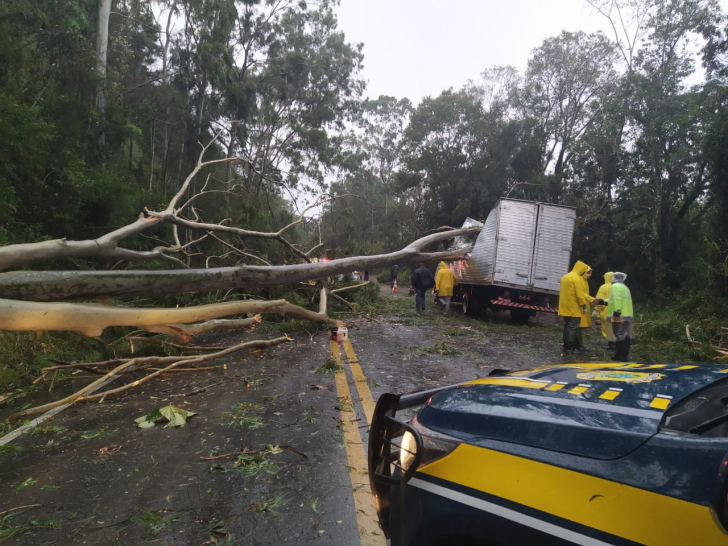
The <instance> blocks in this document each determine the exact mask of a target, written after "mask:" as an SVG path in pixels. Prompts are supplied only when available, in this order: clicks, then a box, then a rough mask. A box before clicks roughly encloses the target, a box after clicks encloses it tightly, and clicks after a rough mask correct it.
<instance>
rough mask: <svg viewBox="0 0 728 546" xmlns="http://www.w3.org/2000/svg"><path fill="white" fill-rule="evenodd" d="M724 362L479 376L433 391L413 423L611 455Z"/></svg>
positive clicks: (649, 429)
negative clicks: (417, 422)
mask: <svg viewBox="0 0 728 546" xmlns="http://www.w3.org/2000/svg"><path fill="white" fill-rule="evenodd" d="M724 367H725V366H724V365H723V366H720V365H718V366H716V365H711V364H704V365H700V366H697V365H689V366H686V365H679V364H675V365H671V364H645V365H641V364H595V363H584V364H563V365H556V366H544V367H541V368H536V369H533V370H528V371H523V372H513V373H509V374H507V375H502V376H497V377H488V378H485V379H478V380H476V381H471V382H469V383H464V384H462V385H459V386H457V387H454V388H452V389H448V390H445V391H442V392H440V393H438V394H436V395H434V396H433V397H432V398H431V399H430V400H429V401H428V403H427V404H426V405H425V406H423V407H422V408H421V409H420V411H419V412H418V415H417V419H418V421H419V423H420V424H421V425H423V426H425V427H427V428H429V429H432V430H436V431H438V432H442V433H444V434H448V435H450V436H454V437H457V438H460V439H462V440H463V441H466V442H468V443H477V441H478V440H482V439H489V440H500V441H505V442H513V443H518V444H523V445H528V446H533V447H537V448H542V449H548V450H551V451H559V452H563V453H569V454H574V455H580V456H583V457H591V458H595V459H615V458H618V457H621V456H624V455H626V454H628V453H629V452H631V451H632V450H634V449H636V448H637V447H639V445H640V444H642V443H643V442H644V441H646V440H647V439H648V438H650V437H651V436H652V435H654V434H655V433H657V431H658V428H659V426H660V423H661V421H662V419H663V415H664V413H665V410H666V409H667V408H668V407H670V406H671V405H673V404H675V403H676V402H678V401H679V400H681V399H683V398H685V397H686V396H688V395H689V394H691V393H693V392H695V391H696V390H698V389H700V388H702V387H705V386H707V385H709V384H711V383H714V382H715V381H717V380H720V379H723V378H728V373H726V371H727V370H723V368H724Z"/></svg>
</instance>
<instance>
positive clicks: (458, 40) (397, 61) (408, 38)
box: [338, 0, 728, 104]
mask: <svg viewBox="0 0 728 546" xmlns="http://www.w3.org/2000/svg"><path fill="white" fill-rule="evenodd" d="M726 5H728V0H721V6H723V10H724V11H725V9H726ZM338 18H339V28H340V29H341V30H343V31H344V33H345V34H346V39H347V41H348V42H350V43H359V42H363V43H364V70H363V77H364V79H365V80H367V82H368V85H367V90H366V93H365V95H366V96H368V97H371V98H375V97H378V96H379V95H392V96H395V97H397V98H402V97H407V98H409V99H410V100H412V101H413V102H414V103H415V104H417V103H418V102H419V101H420V99H422V98H423V97H425V96H428V95H431V96H437V95H439V94H440V93H441V92H442V91H443V90H445V89H447V88H449V87H454V88H455V89H459V88H460V87H462V85H464V84H465V83H466V82H467V81H468V80H469V79H470V80H478V79H479V78H480V73H481V72H483V70H484V69H485V68H489V67H491V66H495V65H513V66H515V67H516V68H518V69H519V70H520V71H521V72H523V70H524V69H525V67H526V62H527V61H528V58H529V56H530V53H531V50H532V49H533V48H535V47H537V46H539V45H540V44H541V42H543V40H544V39H545V38H548V37H550V36H556V35H557V34H559V33H560V32H561V31H562V30H569V31H577V30H584V31H586V32H594V31H597V30H604V31H605V32H608V31H609V27H608V22H607V21H606V19H604V18H603V17H602V16H600V15H599V14H598V13H595V12H594V11H593V10H592V8H591V7H590V6H589V5H588V4H587V2H586V0H341V6H340V7H339V8H338ZM608 35H609V36H610V37H611V36H612V34H611V33H608Z"/></svg>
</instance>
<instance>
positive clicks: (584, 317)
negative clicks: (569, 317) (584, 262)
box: [579, 269, 592, 328]
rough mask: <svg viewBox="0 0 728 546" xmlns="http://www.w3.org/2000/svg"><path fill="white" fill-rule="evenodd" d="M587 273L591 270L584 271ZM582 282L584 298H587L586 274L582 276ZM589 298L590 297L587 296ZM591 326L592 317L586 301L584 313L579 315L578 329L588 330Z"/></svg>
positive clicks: (587, 283)
mask: <svg viewBox="0 0 728 546" xmlns="http://www.w3.org/2000/svg"><path fill="white" fill-rule="evenodd" d="M586 271H587V273H588V272H589V271H591V269H587V270H586ZM581 280H582V286H583V290H584V294H585V295H586V296H589V279H587V278H586V273H584V276H583V277H582V278H581ZM589 297H591V296H589ZM591 325H592V316H591V304H590V303H589V300H588V299H587V304H586V313H582V314H581V322H580V323H579V328H589V327H590V326H591Z"/></svg>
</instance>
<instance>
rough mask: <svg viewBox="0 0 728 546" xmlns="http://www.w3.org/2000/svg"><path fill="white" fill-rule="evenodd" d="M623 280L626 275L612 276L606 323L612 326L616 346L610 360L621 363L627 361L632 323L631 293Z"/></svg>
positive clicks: (616, 273) (615, 274) (615, 273)
mask: <svg viewBox="0 0 728 546" xmlns="http://www.w3.org/2000/svg"><path fill="white" fill-rule="evenodd" d="M625 280H627V274H626V273H620V272H619V271H615V272H614V275H612V288H611V290H610V292H609V303H608V304H607V321H609V322H610V324H611V325H612V331H613V333H614V338H615V340H616V346H617V351H616V353H615V354H614V356H613V357H612V359H614V360H619V361H621V362H626V361H627V360H628V359H629V347H630V345H631V344H632V325H633V323H634V310H633V308H632V293H631V292H630V291H629V288H627V286H626V285H625V284H624V281H625Z"/></svg>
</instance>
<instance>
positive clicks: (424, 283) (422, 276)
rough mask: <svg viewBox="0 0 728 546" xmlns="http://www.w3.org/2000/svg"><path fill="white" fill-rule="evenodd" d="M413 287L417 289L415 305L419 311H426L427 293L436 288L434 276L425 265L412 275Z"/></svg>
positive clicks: (418, 267) (419, 266)
mask: <svg viewBox="0 0 728 546" xmlns="http://www.w3.org/2000/svg"><path fill="white" fill-rule="evenodd" d="M410 281H411V282H412V287H413V288H414V289H415V305H416V306H417V310H418V311H419V310H420V309H421V310H422V311H424V310H425V301H426V296H425V294H426V292H427V291H428V290H429V289H430V288H432V287H433V286H435V277H434V276H433V275H432V271H430V270H429V269H427V268H426V267H425V266H424V265H422V264H420V265H418V266H417V269H415V272H414V273H412V278H411V279H410Z"/></svg>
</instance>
